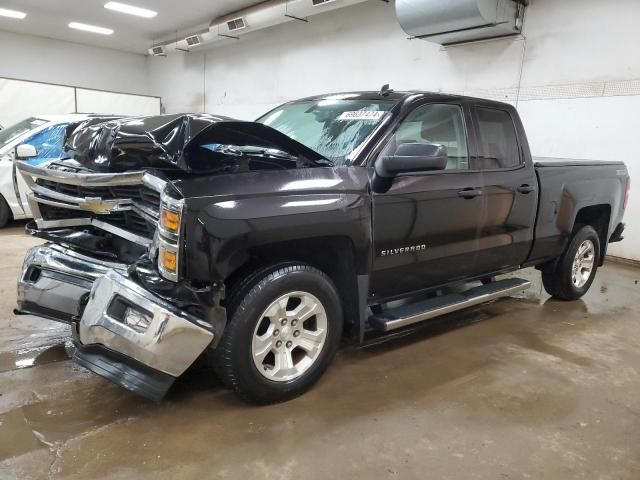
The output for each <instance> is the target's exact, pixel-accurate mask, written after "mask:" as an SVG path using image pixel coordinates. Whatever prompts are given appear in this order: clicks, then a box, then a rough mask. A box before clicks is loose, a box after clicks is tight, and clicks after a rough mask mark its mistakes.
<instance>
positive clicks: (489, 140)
mask: <svg viewBox="0 0 640 480" xmlns="http://www.w3.org/2000/svg"><path fill="white" fill-rule="evenodd" d="M475 110H476V119H477V122H478V134H479V135H480V139H479V149H480V151H479V152H478V155H479V158H478V159H477V160H474V161H473V162H472V163H475V165H472V168H473V169H474V170H482V169H492V168H509V167H515V166H517V165H519V164H520V154H519V150H518V140H517V137H516V129H515V127H514V125H513V120H512V119H511V115H509V114H508V113H507V112H505V111H503V110H496V109H494V108H481V107H477V108H476V109H475Z"/></svg>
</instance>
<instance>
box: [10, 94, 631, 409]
mask: <svg viewBox="0 0 640 480" xmlns="http://www.w3.org/2000/svg"><path fill="white" fill-rule="evenodd" d="M550 128H553V126H552V122H550ZM66 149H67V150H66V151H67V157H68V158H65V159H63V160H60V161H55V162H53V163H50V164H48V165H46V166H31V165H28V164H27V163H26V162H20V161H18V162H19V170H20V172H21V174H22V175H23V176H24V178H25V180H26V181H27V183H28V185H29V186H30V188H31V190H32V193H31V194H30V197H29V202H30V206H31V210H32V212H33V213H34V217H35V219H34V221H33V222H31V223H29V224H28V225H27V227H26V228H27V231H28V232H29V233H31V234H32V235H35V236H37V237H40V238H43V239H45V240H46V241H47V243H44V244H43V245H40V246H36V247H34V248H32V249H31V250H30V251H29V252H28V253H27V255H26V258H25V260H24V266H23V269H22V272H21V275H20V278H19V282H18V308H17V310H16V313H29V314H34V315H39V316H41V317H45V318H48V319H52V320H57V321H63V322H68V323H69V324H70V325H71V331H72V334H73V337H74V340H75V343H76V346H77V350H76V353H75V355H74V359H75V361H76V362H77V363H79V364H80V365H82V366H84V367H86V368H88V369H89V370H91V371H93V372H95V373H97V374H99V375H102V376H104V377H106V378H108V379H109V380H112V381H114V382H116V383H118V384H120V385H122V386H123V387H125V388H127V389H129V390H132V391H134V392H137V393H139V394H141V395H143V396H146V397H147V398H150V399H154V400H160V399H161V398H162V397H163V396H164V395H165V393H166V392H167V390H168V389H169V387H170V386H171V385H172V383H173V382H174V380H175V379H176V378H177V377H179V376H180V375H181V374H182V373H183V372H184V371H185V370H186V369H187V368H188V367H189V366H190V365H191V364H192V363H193V362H194V361H195V360H196V359H197V358H199V357H201V356H203V355H205V356H206V357H208V359H209V360H210V362H211V363H212V365H213V370H214V371H215V373H216V374H217V375H218V376H219V377H220V378H221V379H222V380H223V382H224V383H225V384H226V385H227V386H228V387H230V388H232V389H234V390H235V391H236V392H238V393H239V394H240V395H241V396H242V397H243V398H244V399H246V400H248V401H251V402H256V403H269V402H275V401H282V400H286V399H289V398H292V397H294V396H296V395H299V394H300V393H302V392H304V391H305V390H307V389H308V388H309V387H310V386H311V385H312V384H313V383H314V382H315V381H316V380H317V379H318V378H319V377H320V375H321V374H322V373H323V372H324V371H325V369H326V368H327V366H328V365H329V363H330V361H331V359H332V357H333V356H334V354H335V353H336V350H337V349H338V346H339V345H340V343H341V340H345V339H346V340H350V341H353V342H363V341H364V339H365V338H368V337H369V335H372V334H380V335H384V334H385V333H386V332H392V331H394V330H396V329H398V328H403V327H405V326H407V325H411V324H414V323H416V322H420V321H424V320H426V319H429V318H432V317H435V316H437V315H442V314H445V313H448V312H451V311H454V310H458V309H461V308H465V307H469V306H472V305H476V304H478V303H481V302H486V301H488V300H492V299H495V298H498V297H502V296H507V295H509V294H512V293H515V292H518V291H521V290H523V289H524V288H526V287H527V286H528V282H527V281H525V280H521V279H517V278H507V279H504V280H496V279H495V276H496V275H499V274H503V273H506V272H510V271H514V270H517V269H521V268H524V267H529V266H535V267H536V268H537V269H539V270H540V271H541V272H542V279H543V282H544V286H545V288H546V290H547V291H548V292H549V293H550V294H551V295H553V296H554V297H557V298H559V299H564V300H573V299H577V298H579V297H581V296H582V295H584V294H585V292H586V291H587V290H588V289H589V287H590V285H591V283H592V281H593V279H594V276H595V274H596V270H597V268H598V266H600V265H602V263H603V261H604V258H605V253H606V250H607V245H608V244H609V243H610V242H615V241H619V240H621V239H622V233H623V229H624V224H623V223H621V220H622V217H623V213H624V209H625V203H626V198H627V196H628V188H629V177H628V173H627V169H626V167H625V165H624V164H623V163H614V162H609V163H607V162H596V163H594V162H577V161H574V160H567V161H553V162H551V161H541V162H534V160H533V159H532V157H531V154H530V151H529V147H528V144H527V138H526V135H525V132H524V129H523V127H522V124H521V122H520V119H519V117H518V114H517V112H516V110H515V109H514V108H513V107H512V106H510V105H507V104H502V103H497V102H492V101H487V100H480V99H474V98H466V97H460V96H452V95H439V94H433V93H424V92H403V93H401V92H394V91H392V90H389V89H383V90H381V91H380V92H358V93H345V94H334V95H324V96H318V97H313V98H306V99H303V100H299V101H294V102H290V103H287V104H285V105H282V106H280V107H278V108H276V109H274V110H273V111H271V112H269V113H267V114H265V115H264V116H263V117H261V118H260V119H258V120H257V121H256V122H242V121H236V120H232V119H229V118H223V117H216V116H212V115H166V116H157V117H145V118H133V119H131V118H129V119H121V120H113V121H110V122H106V123H101V124H98V125H95V124H92V125H85V126H80V127H79V128H78V129H77V130H76V131H75V132H73V134H72V135H71V136H70V137H69V139H68V141H67V143H66ZM22 151H25V149H23V150H22ZM471 282H476V283H471ZM464 283H469V285H468V286H467V287H466V288H467V289H466V290H464V289H461V288H460V286H459V285H458V284H464ZM452 284H456V289H455V293H446V291H447V290H446V289H444V287H446V286H450V285H452ZM443 292H445V293H443Z"/></svg>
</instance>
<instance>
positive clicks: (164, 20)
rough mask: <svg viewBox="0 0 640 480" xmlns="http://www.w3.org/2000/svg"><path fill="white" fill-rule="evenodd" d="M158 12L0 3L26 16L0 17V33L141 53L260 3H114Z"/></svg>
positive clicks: (85, 2)
mask: <svg viewBox="0 0 640 480" xmlns="http://www.w3.org/2000/svg"><path fill="white" fill-rule="evenodd" d="M119 1H120V2H121V3H126V4H130V5H135V6H136V7H143V8H148V9H151V10H155V11H156V12H158V15H157V16H155V17H154V18H150V19H147V18H140V17H134V16H132V15H125V14H123V13H118V12H113V11H111V10H107V9H105V8H104V4H105V3H107V0H53V1H52V0H0V8H9V9H12V10H19V11H21V12H25V13H27V17H26V18H25V19H24V20H15V19H10V18H6V17H0V30H4V31H9V32H17V33H24V34H29V35H38V36H42V37H48V38H55V39H57V40H66V41H69V42H75V43H82V44H85V45H92V46H96V47H104V48H111V49H115V50H122V51H126V52H136V53H146V52H147V49H148V48H149V47H150V46H151V45H152V44H153V43H155V42H156V41H158V40H161V39H162V40H166V39H167V37H171V36H173V35H175V34H176V32H181V33H191V28H192V27H197V26H201V27H204V26H207V25H208V24H209V22H210V21H211V20H213V19H214V18H216V17H219V16H221V15H226V14H228V13H231V12H234V11H236V10H241V9H243V8H246V7H249V6H251V5H256V4H258V3H261V1H260V0H119ZM69 22H80V23H88V24H91V25H96V26H99V27H106V28H111V29H113V30H114V33H113V34H112V35H98V34H95V33H89V32H82V31H78V30H72V29H70V28H69V27H68V26H67V24H68V23H69Z"/></svg>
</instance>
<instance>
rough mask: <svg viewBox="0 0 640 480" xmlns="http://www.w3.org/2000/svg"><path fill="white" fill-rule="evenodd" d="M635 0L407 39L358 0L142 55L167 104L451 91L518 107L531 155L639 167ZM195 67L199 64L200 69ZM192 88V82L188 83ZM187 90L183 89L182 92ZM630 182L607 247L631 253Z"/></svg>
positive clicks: (559, 8)
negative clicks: (306, 18)
mask: <svg viewBox="0 0 640 480" xmlns="http://www.w3.org/2000/svg"><path fill="white" fill-rule="evenodd" d="M638 18H640V2H638V1H637V0H617V1H616V2H603V1H601V0H563V1H558V0H532V1H531V5H530V7H528V9H527V16H526V19H525V30H524V37H525V38H526V40H524V39H523V38H518V39H508V40H499V41H491V42H482V43H476V44H470V45H465V46H457V47H450V48H446V49H445V48H442V47H440V46H438V45H435V44H432V43H429V42H426V41H422V40H408V39H407V35H406V34H405V33H404V32H403V31H402V30H401V28H400V27H399V25H398V24H397V22H396V20H395V15H394V12H393V5H392V4H386V3H384V2H380V1H374V0H371V1H369V2H366V3H363V4H360V5H356V6H353V7H348V8H345V9H340V10H337V11H334V12H330V13H326V14H322V15H317V16H314V17H312V18H311V19H310V22H309V23H302V22H288V23H286V24H284V25H282V26H278V27H273V28H270V29H267V30H264V31H261V32H256V33H253V34H249V35H247V36H246V37H243V38H242V39H241V40H239V41H237V42H236V43H235V44H233V45H230V46H226V47H221V48H213V49H210V50H207V51H206V53H205V54H204V55H203V56H202V57H191V58H190V59H189V61H188V62H187V61H184V57H183V61H180V60H173V61H172V62H173V63H171V62H165V63H164V64H161V63H160V62H162V61H163V60H165V59H150V65H151V67H150V68H151V69H152V70H153V71H154V75H155V76H158V77H162V76H163V75H165V73H163V72H166V76H167V78H168V79H169V81H170V82H174V81H175V82H177V83H178V84H179V85H180V87H181V88H180V89H172V88H170V85H169V88H164V89H163V98H164V101H165V104H166V106H167V111H168V112H171V111H174V110H172V108H173V107H172V106H173V105H179V106H180V107H183V106H184V107H186V106H193V107H197V108H200V106H199V103H198V102H197V101H196V99H202V98H203V97H205V110H206V111H208V112H211V113H218V114H226V115H230V116H235V117H238V118H244V119H252V118H255V117H256V116H258V115H259V114H261V113H263V112H264V111H266V110H267V109H269V108H271V107H273V106H275V105H277V104H279V103H281V102H283V101H287V100H290V99H294V98H297V97H301V96H305V95H312V94H316V93H321V92H332V91H345V90H362V89H378V88H379V87H380V86H381V85H383V84H385V83H390V84H391V86H392V87H393V88H395V89H397V90H405V89H420V90H433V91H447V92H459V93H466V94H472V95H478V96H483V97H488V98H494V99H501V100H504V101H508V102H511V103H514V104H516V103H517V105H518V108H519V110H520V112H521V114H522V116H523V119H524V121H525V126H526V127H527V129H528V133H529V141H530V143H531V146H532V150H533V152H534V154H535V155H539V156H549V155H554V156H563V157H568V158H581V157H586V158H592V159H603V160H624V161H626V162H627V164H628V166H629V170H630V172H631V174H632V176H635V177H636V178H638V177H640V158H637V157H636V155H635V149H634V148H633V139H634V138H635V136H636V135H637V133H636V132H638V131H640V130H639V129H640V114H639V113H638V108H637V107H639V106H640V81H639V79H640V29H638V28H637V19H638ZM202 72H204V73H202ZM192 89H195V90H192ZM185 95H186V96H185ZM638 214H640V190H639V189H636V190H635V191H633V192H632V196H631V201H630V208H629V210H628V212H627V216H626V220H627V222H628V224H629V227H628V231H627V235H626V237H627V239H626V240H625V241H624V242H623V243H621V244H615V245H612V248H611V250H610V253H612V254H614V255H619V256H625V257H627V258H633V259H636V260H640V224H638V223H636V222H633V219H634V218H636V217H637V216H638Z"/></svg>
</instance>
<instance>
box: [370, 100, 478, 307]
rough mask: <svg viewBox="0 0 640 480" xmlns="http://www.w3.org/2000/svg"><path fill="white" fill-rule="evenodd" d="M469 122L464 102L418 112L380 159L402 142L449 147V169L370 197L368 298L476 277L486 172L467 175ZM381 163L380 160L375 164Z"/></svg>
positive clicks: (400, 179)
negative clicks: (370, 243)
mask: <svg viewBox="0 0 640 480" xmlns="http://www.w3.org/2000/svg"><path fill="white" fill-rule="evenodd" d="M470 131H472V129H471V123H470V116H469V113H468V110H467V108H466V107H465V106H463V105H462V104H459V103H430V104H424V105H420V106H417V107H416V108H415V109H414V110H412V111H411V112H410V113H409V114H408V115H407V116H406V117H405V119H404V120H403V121H402V122H401V123H400V124H399V126H398V128H397V130H396V132H395V133H394V135H393V136H392V137H391V139H390V140H389V143H388V144H387V145H386V147H385V148H384V149H383V151H382V153H381V156H385V155H392V154H393V151H394V150H395V149H396V147H397V145H399V144H401V143H407V142H409V143H429V144H438V145H444V146H445V147H446V148H447V156H448V162H447V166H446V169H445V170H440V171H431V172H421V173H409V174H404V175H399V176H397V177H396V178H394V179H393V183H392V185H391V188H390V189H389V190H388V191H387V192H385V193H374V194H373V243H374V258H373V268H372V275H371V292H370V293H371V295H372V296H373V297H375V298H378V299H382V298H389V297H393V296H397V295H403V294H406V293H409V292H412V291H418V290H422V289H425V288H428V287H432V286H437V285H440V284H443V283H448V282H450V281H455V280H456V279H461V278H464V277H467V276H469V275H473V274H474V273H476V262H477V259H478V249H479V241H478V239H479V232H480V231H481V229H482V226H483V223H484V219H485V217H486V211H485V205H486V203H485V201H484V198H483V189H482V185H483V179H482V173H481V172H477V171H476V172H474V171H470V170H469V163H470V162H469V149H468V144H469V141H468V136H467V132H470ZM378 160H379V159H378Z"/></svg>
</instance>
